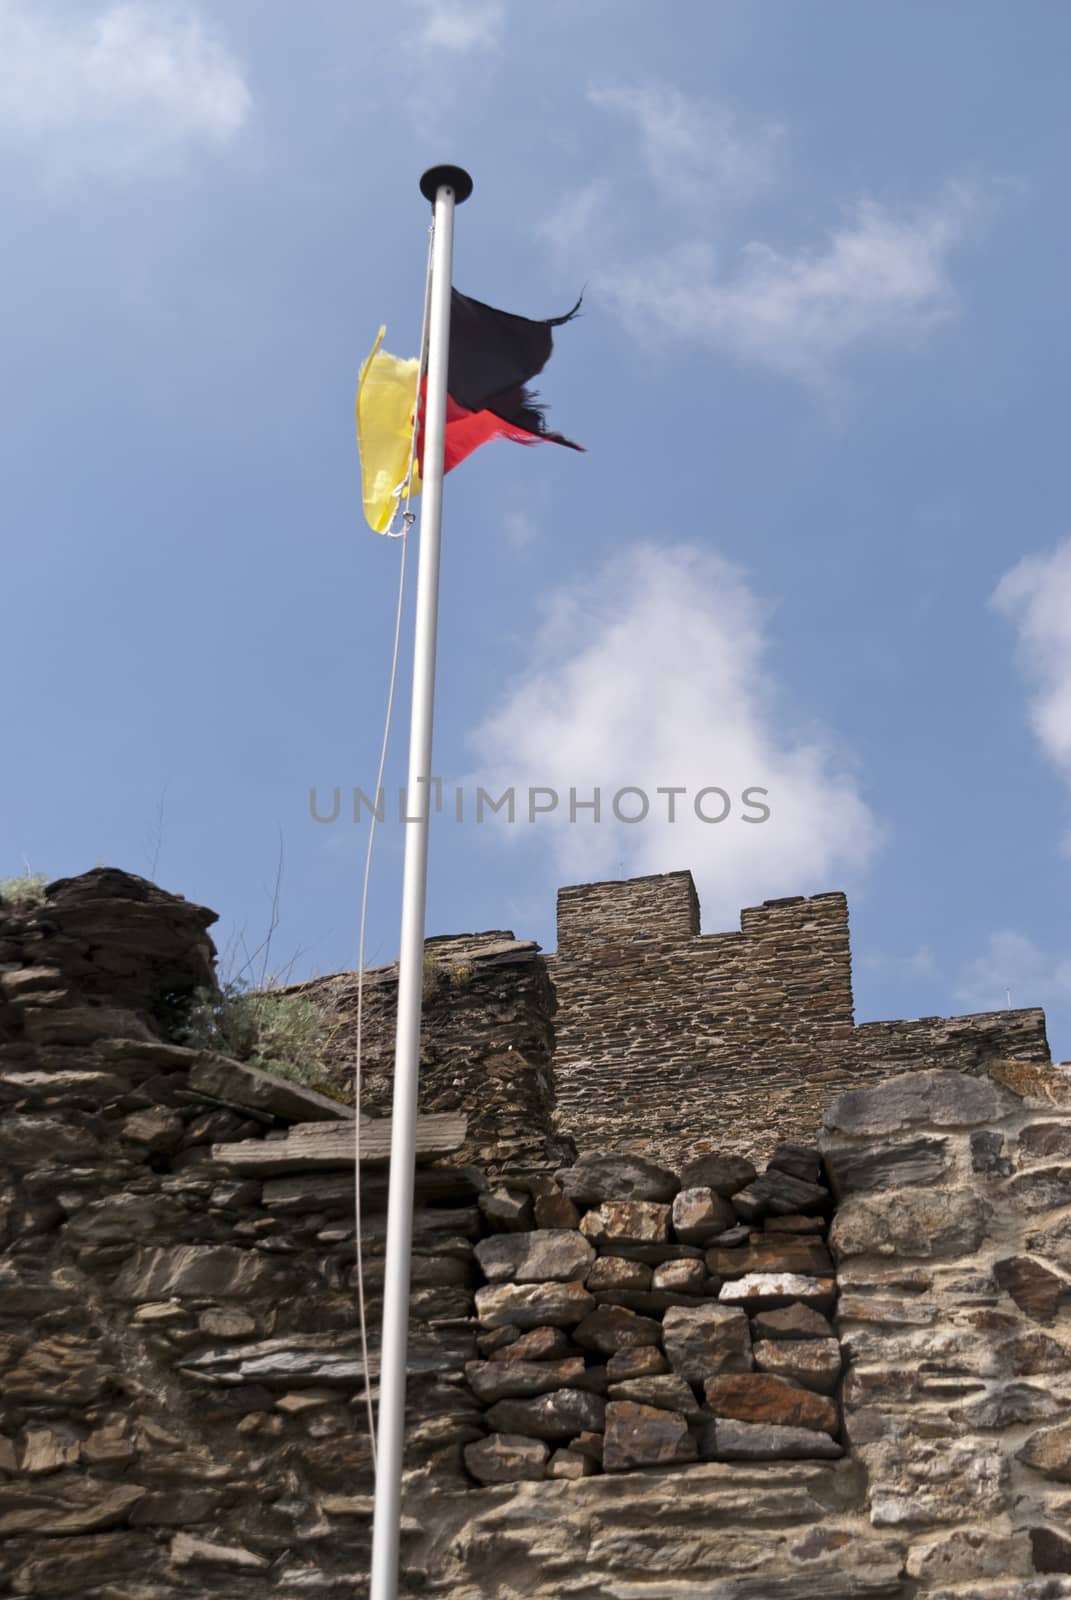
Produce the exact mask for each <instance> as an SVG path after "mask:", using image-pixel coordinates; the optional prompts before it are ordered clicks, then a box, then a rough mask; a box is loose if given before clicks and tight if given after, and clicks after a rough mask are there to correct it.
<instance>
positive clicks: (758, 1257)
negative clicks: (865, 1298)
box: [706, 1234, 833, 1279]
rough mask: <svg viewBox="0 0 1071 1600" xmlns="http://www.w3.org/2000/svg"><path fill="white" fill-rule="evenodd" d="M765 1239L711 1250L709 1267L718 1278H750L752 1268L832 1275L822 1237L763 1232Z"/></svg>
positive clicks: (821, 1275) (807, 1276)
mask: <svg viewBox="0 0 1071 1600" xmlns="http://www.w3.org/2000/svg"><path fill="white" fill-rule="evenodd" d="M758 1237H759V1238H761V1239H762V1240H763V1241H764V1242H763V1243H762V1244H761V1245H758V1244H754V1245H750V1246H749V1247H748V1248H746V1249H743V1250H708V1251H707V1254H706V1264H707V1271H708V1272H709V1273H710V1274H711V1276H712V1277H715V1278H721V1279H726V1278H746V1277H747V1275H748V1273H749V1272H796V1273H800V1274H802V1276H803V1277H805V1278H828V1277H831V1276H832V1273H833V1259H832V1257H831V1256H830V1254H829V1251H828V1250H827V1249H826V1247H825V1245H824V1244H823V1243H822V1241H821V1240H820V1239H797V1238H789V1237H788V1236H786V1235H782V1236H779V1235H777V1234H762V1235H759V1236H758Z"/></svg>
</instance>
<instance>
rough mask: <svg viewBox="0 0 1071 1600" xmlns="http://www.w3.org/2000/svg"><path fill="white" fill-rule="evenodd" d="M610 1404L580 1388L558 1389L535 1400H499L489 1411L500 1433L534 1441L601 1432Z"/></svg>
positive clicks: (489, 1418) (489, 1422) (490, 1422)
mask: <svg viewBox="0 0 1071 1600" xmlns="http://www.w3.org/2000/svg"><path fill="white" fill-rule="evenodd" d="M605 1413H606V1402H605V1400H603V1399H601V1398H600V1396H599V1395H596V1394H586V1393H584V1391H583V1390H580V1389H558V1390H555V1392H554V1393H552V1394H542V1395H538V1396H537V1397H536V1398H535V1399H533V1400H498V1401H496V1402H495V1404H494V1405H493V1406H491V1408H490V1410H489V1411H488V1412H487V1417H486V1421H487V1426H488V1427H489V1428H492V1429H493V1430H494V1431H495V1432H496V1433H516V1434H523V1435H525V1437H527V1438H530V1439H571V1438H573V1436H574V1435H575V1434H578V1433H581V1432H588V1433H601V1432H602V1428H603V1419H604V1417H605Z"/></svg>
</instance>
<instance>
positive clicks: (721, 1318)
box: [662, 1305, 751, 1383]
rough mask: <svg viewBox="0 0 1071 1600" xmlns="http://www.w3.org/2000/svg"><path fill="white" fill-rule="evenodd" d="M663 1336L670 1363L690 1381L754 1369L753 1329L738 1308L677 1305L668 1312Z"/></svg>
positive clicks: (700, 1380)
mask: <svg viewBox="0 0 1071 1600" xmlns="http://www.w3.org/2000/svg"><path fill="white" fill-rule="evenodd" d="M662 1337H663V1343H664V1345H665V1351H666V1356H667V1358H668V1360H669V1364H670V1366H671V1367H672V1369H673V1371H674V1372H675V1373H677V1374H678V1375H679V1376H680V1377H682V1378H685V1379H687V1381H688V1382H689V1383H701V1382H702V1381H703V1379H704V1378H709V1377H713V1376H714V1375H715V1374H716V1373H720V1372H748V1371H750V1369H751V1332H750V1329H749V1327H748V1321H747V1317H746V1316H745V1314H744V1312H743V1311H741V1310H738V1309H737V1308H736V1307H729V1306H720V1305H708V1306H703V1307H701V1308H697V1309H695V1310H691V1309H686V1308H684V1307H674V1308H673V1309H671V1310H669V1311H667V1312H666V1315H665V1318H664V1321H663V1327H662Z"/></svg>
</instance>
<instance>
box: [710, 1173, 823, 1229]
mask: <svg viewBox="0 0 1071 1600" xmlns="http://www.w3.org/2000/svg"><path fill="white" fill-rule="evenodd" d="M828 1204H829V1190H828V1189H824V1188H823V1187H822V1185H821V1184H818V1183H806V1182H805V1181H804V1180H803V1179H802V1178H794V1177H793V1176H792V1174H791V1173H790V1172H779V1171H778V1170H777V1169H776V1168H775V1167H772V1168H770V1169H769V1170H768V1171H767V1172H764V1173H763V1175H762V1177H761V1178H756V1179H755V1181H754V1183H749V1184H748V1186H747V1188H746V1189H740V1190H738V1191H737V1193H736V1194H734V1195H733V1210H734V1211H735V1212H736V1214H737V1216H738V1217H741V1218H742V1219H743V1221H745V1222H758V1221H761V1219H762V1218H763V1217H767V1216H770V1215H775V1216H776V1215H777V1213H778V1212H780V1213H782V1214H783V1215H785V1216H790V1215H793V1214H795V1213H796V1212H802V1213H803V1214H804V1215H806V1214H807V1213H808V1212H811V1211H823V1210H824V1209H825V1208H826V1206H827V1205H828Z"/></svg>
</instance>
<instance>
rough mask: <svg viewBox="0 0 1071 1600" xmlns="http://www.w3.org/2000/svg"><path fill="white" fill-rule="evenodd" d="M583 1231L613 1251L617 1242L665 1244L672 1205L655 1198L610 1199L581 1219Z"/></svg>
mask: <svg viewBox="0 0 1071 1600" xmlns="http://www.w3.org/2000/svg"><path fill="white" fill-rule="evenodd" d="M580 1231H581V1233H582V1234H583V1235H584V1237H585V1238H586V1239H590V1240H592V1242H593V1243H594V1244H597V1245H600V1246H601V1247H602V1248H604V1249H610V1250H612V1249H613V1248H614V1246H616V1245H640V1244H655V1245H657V1244H666V1243H668V1241H669V1206H668V1205H659V1204H657V1203H656V1202H655V1201H653V1200H607V1201H605V1202H604V1203H603V1204H602V1205H600V1206H599V1207H598V1208H597V1209H596V1210H594V1211H588V1212H587V1213H586V1214H585V1215H584V1216H583V1217H582V1218H581V1219H580Z"/></svg>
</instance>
